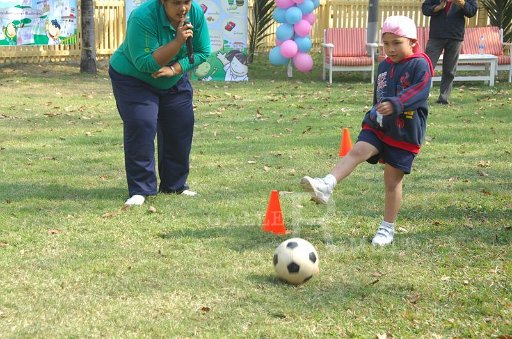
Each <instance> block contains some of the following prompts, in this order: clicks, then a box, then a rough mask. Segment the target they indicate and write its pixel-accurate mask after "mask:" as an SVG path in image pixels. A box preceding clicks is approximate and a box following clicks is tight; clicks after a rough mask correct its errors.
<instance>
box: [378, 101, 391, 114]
mask: <svg viewBox="0 0 512 339" xmlns="http://www.w3.org/2000/svg"><path fill="white" fill-rule="evenodd" d="M376 109H377V112H379V113H380V114H382V115H384V116H386V115H391V114H393V113H394V108H393V105H392V104H391V102H389V101H385V102H381V103H380V104H378V105H377V107H376Z"/></svg>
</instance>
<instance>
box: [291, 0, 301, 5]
mask: <svg viewBox="0 0 512 339" xmlns="http://www.w3.org/2000/svg"><path fill="white" fill-rule="evenodd" d="M293 2H295V3H296V4H301V3H303V2H304V0H293Z"/></svg>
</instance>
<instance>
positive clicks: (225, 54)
mask: <svg viewBox="0 0 512 339" xmlns="http://www.w3.org/2000/svg"><path fill="white" fill-rule="evenodd" d="M247 1H248V0H197V2H198V3H199V4H200V5H201V7H202V8H203V12H204V15H205V17H206V21H207V22H208V28H209V30H210V40H211V45H212V54H211V55H210V57H209V58H208V59H207V60H206V62H204V63H202V64H201V65H199V66H198V67H196V68H195V69H194V70H193V72H192V76H193V78H196V79H198V80H202V81H211V80H220V81H247V80H249V78H248V76H247V74H248V66H247V65H248V63H247V31H248V30H247V23H248V20H247V18H248V13H247V12H248V4H247Z"/></svg>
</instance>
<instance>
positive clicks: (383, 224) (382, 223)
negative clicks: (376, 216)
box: [380, 220, 395, 229]
mask: <svg viewBox="0 0 512 339" xmlns="http://www.w3.org/2000/svg"><path fill="white" fill-rule="evenodd" d="M380 225H381V226H386V227H388V228H393V229H394V228H395V223H393V222H387V221H384V220H382V222H381V223H380Z"/></svg>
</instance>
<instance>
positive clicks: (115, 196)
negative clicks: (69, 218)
mask: <svg viewBox="0 0 512 339" xmlns="http://www.w3.org/2000/svg"><path fill="white" fill-rule="evenodd" d="M126 195H127V193H126V189H125V188H112V187H105V188H98V187H91V188H86V187H84V188H77V187H72V186H65V185H57V184H47V185H45V184H36V183H26V184H25V183H17V184H5V183H0V203H6V202H7V203H11V202H17V201H21V200H30V199H40V200H63V201H64V200H77V201H87V200H112V201H117V200H119V199H120V197H122V198H124V197H126Z"/></svg>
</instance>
